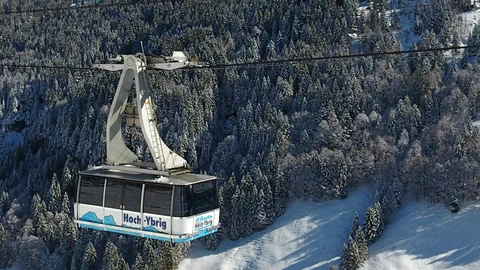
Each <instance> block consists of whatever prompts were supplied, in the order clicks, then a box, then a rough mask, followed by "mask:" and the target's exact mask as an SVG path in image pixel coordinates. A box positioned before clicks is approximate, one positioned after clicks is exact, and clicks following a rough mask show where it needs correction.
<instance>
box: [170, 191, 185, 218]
mask: <svg viewBox="0 0 480 270" xmlns="http://www.w3.org/2000/svg"><path fill="white" fill-rule="evenodd" d="M183 189H184V187H182V186H176V187H175V196H174V198H173V216H174V217H182V216H183V215H182V214H183V213H182V208H183V207H182V202H183V201H185V199H184V198H183V197H184V194H183V193H184V192H183Z"/></svg>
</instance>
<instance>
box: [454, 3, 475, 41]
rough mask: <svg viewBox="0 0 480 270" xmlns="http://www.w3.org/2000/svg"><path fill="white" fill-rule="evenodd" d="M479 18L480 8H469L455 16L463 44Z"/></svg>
mask: <svg viewBox="0 0 480 270" xmlns="http://www.w3.org/2000/svg"><path fill="white" fill-rule="evenodd" d="M479 19H480V9H476V10H471V11H468V12H464V13H461V14H460V15H459V17H458V18H457V23H458V24H459V30H460V33H459V34H460V38H461V40H462V43H463V44H467V41H468V37H469V36H470V34H471V33H472V31H473V28H474V27H475V25H477V24H478V22H479Z"/></svg>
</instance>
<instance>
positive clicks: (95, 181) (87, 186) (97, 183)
mask: <svg viewBox="0 0 480 270" xmlns="http://www.w3.org/2000/svg"><path fill="white" fill-rule="evenodd" d="M104 184H105V180H104V179H103V178H98V177H91V176H86V175H82V176H81V180H80V198H79V201H80V203H82V204H90V205H97V206H102V205H103V187H104Z"/></svg>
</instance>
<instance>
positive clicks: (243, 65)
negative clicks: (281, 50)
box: [0, 44, 480, 71]
mask: <svg viewBox="0 0 480 270" xmlns="http://www.w3.org/2000/svg"><path fill="white" fill-rule="evenodd" d="M473 48H478V49H480V44H478V45H465V46H452V47H442V48H425V49H416V50H404V51H388V52H373V53H359V54H345V55H331V56H320V57H310V58H293V59H279V60H269V61H261V62H248V63H232V64H217V65H208V66H201V67H192V68H186V69H183V70H199V69H226V68H250V67H256V66H276V65H280V64H288V63H302V62H313V61H322V60H337V59H339V60H345V59H352V58H360V57H378V56H384V55H401V54H410V53H425V52H439V51H449V50H460V49H473ZM0 67H6V68H32V69H35V68H39V69H68V70H96V71H98V70H100V69H94V68H92V67H74V66H52V65H17V64H0ZM150 71H151V70H150ZM158 71H160V70H158Z"/></svg>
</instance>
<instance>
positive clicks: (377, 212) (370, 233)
mask: <svg viewBox="0 0 480 270" xmlns="http://www.w3.org/2000/svg"><path fill="white" fill-rule="evenodd" d="M364 231H365V239H366V241H367V243H368V245H370V244H372V243H373V242H375V240H377V238H378V237H379V236H380V234H381V233H382V210H381V206H380V203H379V202H376V203H375V204H374V205H373V206H370V207H368V209H367V214H366V215H365V225H364Z"/></svg>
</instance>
